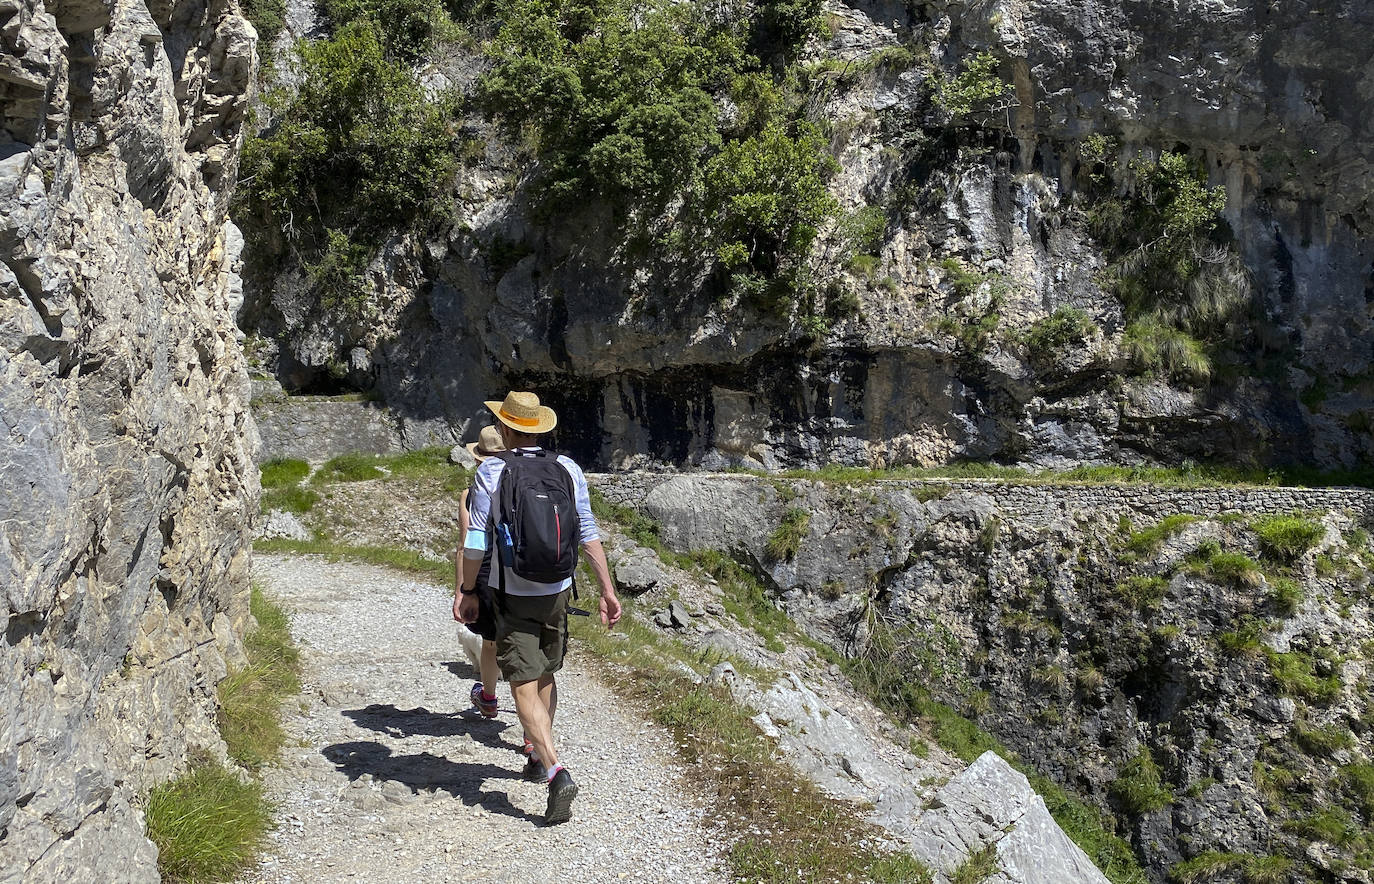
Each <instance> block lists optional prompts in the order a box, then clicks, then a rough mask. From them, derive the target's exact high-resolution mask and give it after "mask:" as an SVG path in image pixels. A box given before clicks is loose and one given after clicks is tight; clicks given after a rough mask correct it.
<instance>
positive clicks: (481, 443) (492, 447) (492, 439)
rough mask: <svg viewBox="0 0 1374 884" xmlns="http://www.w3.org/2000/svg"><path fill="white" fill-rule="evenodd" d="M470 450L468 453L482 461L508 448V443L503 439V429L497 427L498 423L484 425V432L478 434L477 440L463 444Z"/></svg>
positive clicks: (479, 461)
mask: <svg viewBox="0 0 1374 884" xmlns="http://www.w3.org/2000/svg"><path fill="white" fill-rule="evenodd" d="M463 447H464V448H466V449H467V450H468V454H471V455H472V456H473V457H475V458H477V462H478V463H481V462H482V461H484V460H486V459H487V458H489V457H491V456H492V455H493V454H495V453H497V452H498V451H505V450H506V443H505V442H502V441H501V431H500V430H498V429H496V425H495V424H492V425H491V426H489V427H483V428H482V432H480V433H478V434H477V441H476V442H469V443H468V444H467V445H464V446H463Z"/></svg>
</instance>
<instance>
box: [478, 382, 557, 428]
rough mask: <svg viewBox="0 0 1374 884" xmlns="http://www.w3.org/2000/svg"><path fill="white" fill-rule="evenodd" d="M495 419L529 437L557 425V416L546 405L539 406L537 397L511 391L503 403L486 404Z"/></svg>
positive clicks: (491, 402) (531, 394)
mask: <svg viewBox="0 0 1374 884" xmlns="http://www.w3.org/2000/svg"><path fill="white" fill-rule="evenodd" d="M487 408H490V409H491V411H492V414H494V415H496V419H497V420H499V421H500V422H501V423H503V424H505V425H506V426H508V427H510V428H511V429H512V430H515V431H516V432H517V433H529V434H530V435H531V436H534V435H538V434H539V433H547V432H548V431H549V430H552V429H553V428H554V427H555V426H557V425H558V415H556V414H554V413H553V409H552V408H549V407H548V406H547V405H540V404H539V397H538V396H536V395H534V394H533V393H525V392H516V391H512V392H510V393H507V394H506V399H505V401H504V402H497V401H495V400H490V401H488V402H487Z"/></svg>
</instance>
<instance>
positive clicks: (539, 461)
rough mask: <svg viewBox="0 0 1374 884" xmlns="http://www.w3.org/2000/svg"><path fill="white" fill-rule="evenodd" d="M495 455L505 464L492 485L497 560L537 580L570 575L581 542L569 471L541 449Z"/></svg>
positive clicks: (547, 581) (527, 577)
mask: <svg viewBox="0 0 1374 884" xmlns="http://www.w3.org/2000/svg"><path fill="white" fill-rule="evenodd" d="M494 456H495V457H499V458H501V460H503V461H505V464H506V468H505V469H504V470H503V471H502V473H501V478H500V480H499V481H498V483H497V491H496V497H497V501H498V503H497V507H496V515H495V520H494V521H495V526H496V548H497V550H498V551H499V553H500V556H501V564H503V565H505V566H506V567H507V568H510V569H511V570H512V571H514V572H515V573H516V574H518V575H519V576H521V577H523V578H525V579H526V580H533V581H535V582H536V583H560V582H562V581H564V580H567V579H568V578H569V577H572V576H573V571H574V569H576V567H577V550H578V548H579V546H580V545H581V543H580V537H581V531H580V528H581V525H580V524H579V521H578V516H577V501H576V497H575V494H576V492H575V490H574V488H573V479H572V475H571V474H569V472H568V471H567V470H566V469H564V467H563V465H562V464H561V463H559V462H558V457H557V455H554V454H551V453H549V452H547V451H544V450H542V449H538V450H535V451H503V452H501V453H499V454H496V455H494ZM501 585H502V587H503V588H504V586H505V571H504V569H502V574H501Z"/></svg>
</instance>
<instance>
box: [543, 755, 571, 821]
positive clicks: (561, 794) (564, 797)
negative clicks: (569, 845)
mask: <svg viewBox="0 0 1374 884" xmlns="http://www.w3.org/2000/svg"><path fill="white" fill-rule="evenodd" d="M576 797H577V783H574V782H573V778H572V774H570V773H568V769H567V768H563V769H562V770H560V771H559V772H558V773H556V774H554V775H553V779H552V780H550V781H549V806H548V807H547V808H546V809H545V810H544V825H546V826H553V825H557V824H558V823H566V822H567V821H568V820H570V819H572V803H573V799H574V798H576Z"/></svg>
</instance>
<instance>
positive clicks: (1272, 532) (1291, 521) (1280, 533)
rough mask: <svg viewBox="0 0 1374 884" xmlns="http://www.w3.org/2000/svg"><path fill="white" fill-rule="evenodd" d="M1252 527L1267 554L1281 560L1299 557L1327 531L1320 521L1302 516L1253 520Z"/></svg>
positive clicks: (1261, 547) (1288, 560)
mask: <svg viewBox="0 0 1374 884" xmlns="http://www.w3.org/2000/svg"><path fill="white" fill-rule="evenodd" d="M1250 528H1251V530H1253V531H1254V532H1255V536H1256V537H1258V538H1259V544H1260V549H1261V550H1262V551H1263V552H1264V554H1265V555H1266V556H1268V557H1269V558H1272V559H1274V560H1275V561H1279V562H1292V561H1293V560H1295V559H1297V558H1299V557H1300V556H1302V554H1303V553H1305V552H1307V551H1308V550H1309V549H1311V548H1312V547H1314V546H1316V545H1317V542H1318V541H1319V540H1321V539H1322V537H1323V536H1324V535H1325V534H1326V529H1325V528H1323V527H1322V526H1321V523H1320V522H1317V521H1315V520H1313V519H1308V518H1304V517H1303V516H1299V515H1287V516H1268V517H1266V518H1261V519H1255V520H1254V521H1252V522H1251V523H1250Z"/></svg>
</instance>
